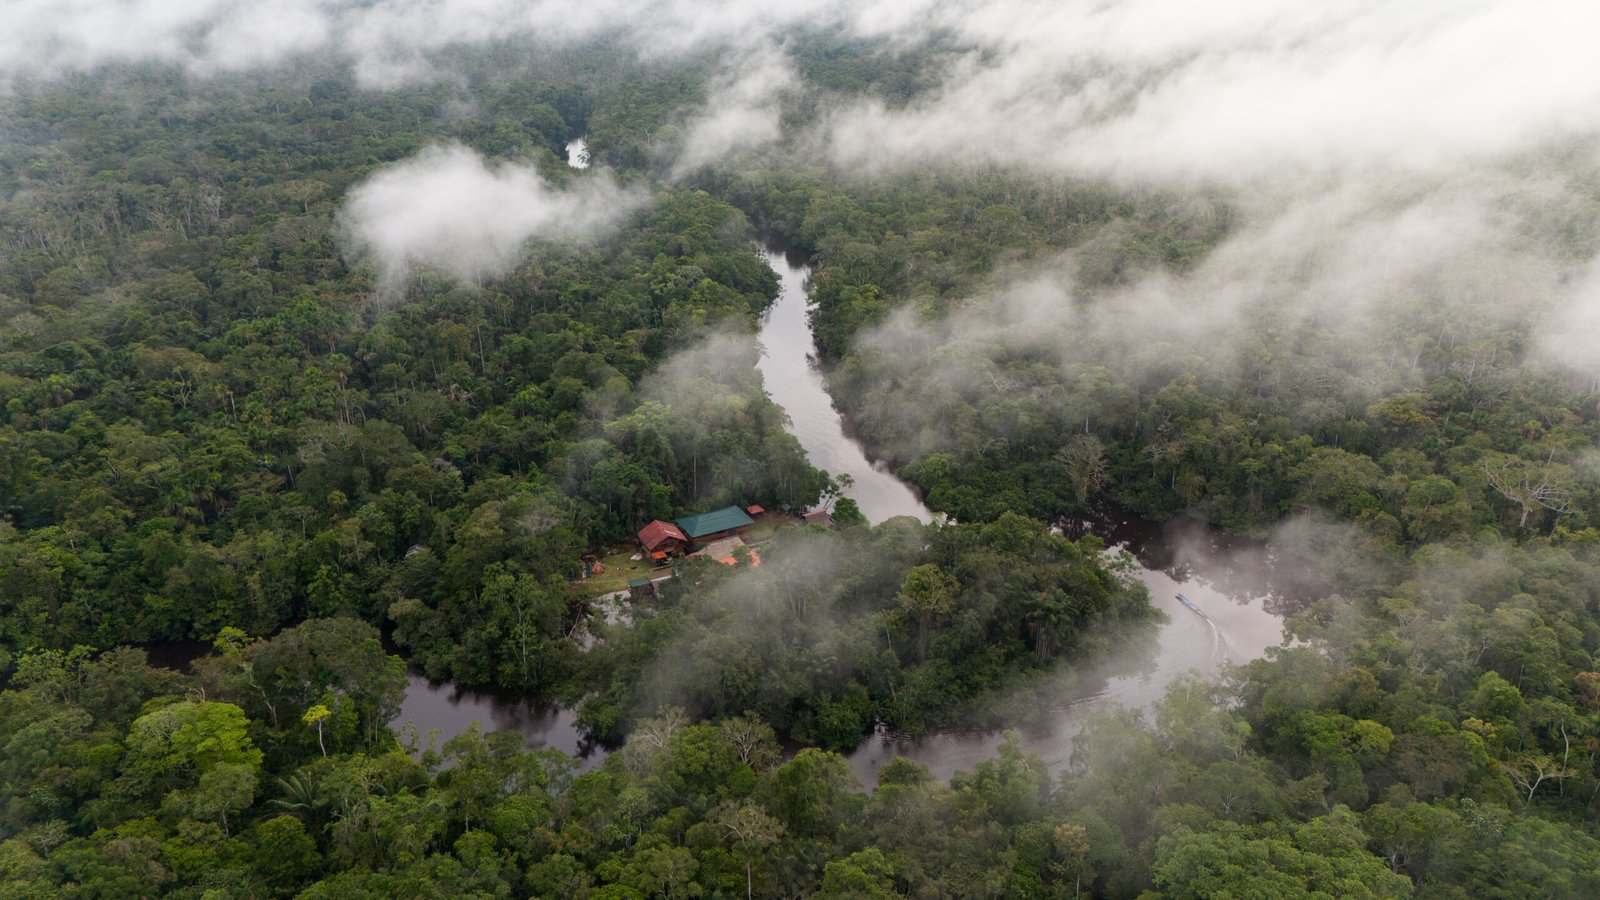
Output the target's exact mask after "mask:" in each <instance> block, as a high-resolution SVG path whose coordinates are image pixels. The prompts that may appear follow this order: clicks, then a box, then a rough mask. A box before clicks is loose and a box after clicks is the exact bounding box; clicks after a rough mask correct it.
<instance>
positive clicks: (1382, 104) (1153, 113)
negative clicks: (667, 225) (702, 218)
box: [0, 0, 1600, 373]
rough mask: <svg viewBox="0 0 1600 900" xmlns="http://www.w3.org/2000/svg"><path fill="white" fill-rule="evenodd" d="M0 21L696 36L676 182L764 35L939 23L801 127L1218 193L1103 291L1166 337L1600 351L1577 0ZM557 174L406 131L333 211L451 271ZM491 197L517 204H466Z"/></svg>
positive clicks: (640, 4)
mask: <svg viewBox="0 0 1600 900" xmlns="http://www.w3.org/2000/svg"><path fill="white" fill-rule="evenodd" d="M0 22H4V23H6V27H4V28H0V83H12V82H15V81H16V80H17V79H24V78H27V79H34V78H45V79H48V78H52V77H55V76H59V75H62V74H65V73H70V72H74V71H83V70H89V69H93V68H95V67H97V66H101V65H107V64H119V63H128V62H140V61H158V62H163V63H168V64H172V65H177V66H181V67H184V68H186V69H187V70H189V71H190V72H192V73H194V74H195V75H196V76H197V77H205V76H206V75H208V74H211V73H216V72H226V71H240V70H248V69H252V68H258V67H264V66H271V65H277V64H282V63H287V62H292V61H293V60H294V59H295V58H296V57H297V56H298V55H301V54H306V55H314V56H316V57H318V58H333V59H342V60H345V61H346V62H348V64H349V65H350V66H351V68H352V71H353V72H354V73H355V74H356V76H357V78H358V80H359V81H360V82H361V83H362V84H364V85H366V86H368V87H371V88H381V87H384V86H387V85H391V84H395V83H399V82H405V81H416V80H419V79H429V78H436V77H445V75H446V73H442V72H440V71H438V70H437V69H436V68H435V63H434V62H433V61H432V57H431V55H432V54H434V53H435V52H436V51H439V50H441V49H446V48H458V47H470V46H473V45H475V44H482V43H485V42H488V41H491V40H500V39H506V38H518V37H526V38H536V39H538V40H539V41H542V42H544V43H545V44H546V45H550V44H563V43H566V44H572V43H576V42H581V41H584V40H589V39H593V38H596V37H600V36H605V37H610V38H616V39H620V40H623V41H627V42H631V43H632V44H633V45H634V46H635V47H636V48H637V50H638V52H639V53H640V55H641V56H673V55H680V54H686V53H692V52H704V51H708V50H711V49H717V50H719V52H720V54H721V56H720V58H721V59H723V60H724V61H725V62H724V66H723V69H722V71H721V72H720V74H719V75H717V76H716V78H715V79H714V81H713V87H712V91H711V94H710V102H709V104H708V105H707V106H706V107H705V108H702V109H691V110H683V111H682V113H681V115H682V120H683V121H684V122H685V124H686V129H685V140H684V142H683V145H682V148H683V149H682V150H681V151H680V153H681V156H680V158H679V160H678V163H677V165H676V167H675V168H674V171H675V172H676V173H677V174H678V175H682V174H683V173H685V172H687V171H690V170H692V169H693V168H694V167H696V166H699V165H702V164H705V163H708V162H715V161H716V160H718V159H720V158H725V157H726V156H728V155H729V154H734V153H738V152H742V151H747V150H750V149H751V148H759V147H761V146H763V145H764V144H769V143H772V142H774V141H777V140H778V139H779V137H780V124H779V120H778V115H777V96H778V94H779V92H781V91H785V90H790V89H793V88H794V86H795V85H796V82H797V79H796V76H795V75H794V73H793V70H792V68H791V67H790V65H789V63H788V60H787V58H786V57H785V55H784V52H783V50H782V42H783V40H784V37H785V34H786V33H787V32H788V30H789V29H792V28H794V27H795V26H797V25H807V26H816V27H829V26H835V27H838V28H840V29H843V30H844V31H846V32H847V33H854V34H857V35H861V36H869V37H880V38H883V39H885V40H886V41H888V42H890V45H891V46H895V45H899V44H902V43H908V42H914V41H917V40H919V39H924V38H927V37H928V36H930V35H932V34H934V33H936V32H937V33H941V34H945V35H948V36H950V38H951V42H952V43H954V44H955V45H956V46H964V47H970V48H971V52H969V53H966V54H963V55H958V57H957V58H956V59H955V60H954V62H953V63H952V64H951V66H950V67H949V69H948V70H947V71H946V72H945V73H944V80H943V83H942V85H941V86H940V87H939V88H937V89H935V90H934V91H932V92H930V93H929V94H928V95H926V96H924V97H923V98H921V99H919V100H918V101H917V102H915V103H913V104H911V105H910V106H907V107H903V108H896V109H889V108H886V107H885V106H884V105H882V104H880V103H877V102H875V101H873V100H870V99H867V100H861V101H855V102H850V103H845V104H842V105H838V106H835V107H834V108H831V109H827V110H826V111H825V116H824V118H823V122H822V123H821V124H819V125H818V126H816V128H815V129H814V131H813V133H811V134H809V135H806V136H804V137H805V139H806V140H807V141H809V142H813V143H814V145H815V146H817V147H818V148H819V149H820V154H819V155H821V156H822V157H823V158H826V159H831V160H833V161H834V162H835V163H836V164H838V165H839V166H840V167H842V168H844V169H848V170H850V171H854V172H860V173H866V174H871V173H873V172H880V171H881V172H894V171H897V170H900V169H903V168H906V167H911V166H926V165H929V164H941V165H954V166H973V165H976V166H991V165H999V166H1005V167H1012V168H1018V169H1024V170H1026V169H1035V170H1039V171H1042V172H1047V173H1051V174H1069V175H1073V176H1079V177H1091V178H1099V179H1106V180H1110V181H1112V182H1114V183H1117V184H1119V185H1122V186H1124V187H1133V188H1135V189H1142V188H1145V187H1152V188H1157V189H1161V190H1168V191H1172V190H1176V191H1197V192H1198V191H1206V192H1217V191H1220V192H1222V195H1223V196H1224V197H1225V198H1226V199H1227V200H1228V202H1229V203H1230V204H1232V205H1233V206H1235V207H1236V208H1237V209H1238V211H1239V213H1240V216H1239V220H1240V221H1241V222H1242V227H1240V228H1239V229H1238V231H1237V234H1236V235H1235V236H1234V237H1233V238H1232V239H1231V241H1230V243H1229V244H1228V245H1225V246H1224V247H1223V248H1221V249H1220V250H1219V251H1218V253H1217V254H1215V255H1214V259H1212V260H1211V261H1208V263H1207V264H1206V265H1205V266H1204V267H1202V269H1201V271H1199V272H1197V273H1195V274H1194V275H1193V276H1192V278H1191V280H1190V281H1188V282H1186V283H1183V284H1178V285H1174V284H1172V283H1164V282H1160V281H1156V282H1152V283H1149V284H1142V285H1140V286H1138V287H1137V288H1136V289H1135V290H1134V291H1131V292H1129V295H1128V298H1127V299H1129V300H1130V301H1136V302H1137V303H1138V307H1137V310H1142V311H1144V312H1146V313H1148V314H1149V315H1148V316H1147V318H1150V319H1151V320H1152V321H1154V322H1156V323H1157V324H1160V323H1170V322H1174V321H1176V322H1178V323H1180V325H1181V326H1182V327H1179V328H1176V329H1175V330H1173V334H1172V335H1171V336H1172V337H1173V339H1175V340H1194V339H1196V338H1197V332H1195V331H1194V330H1193V329H1194V328H1201V329H1210V330H1213V331H1215V330H1218V329H1219V328H1220V329H1222V330H1225V329H1227V328H1229V327H1232V325H1233V324H1234V322H1235V321H1236V316H1237V314H1238V311H1239V310H1240V309H1241V308H1246V307H1249V306H1250V305H1251V304H1252V303H1259V302H1261V301H1262V299H1263V297H1266V296H1268V295H1271V296H1273V297H1281V301H1280V302H1284V303H1286V304H1289V305H1293V306H1294V307H1295V308H1296V309H1299V310H1303V311H1306V315H1308V316H1309V315H1316V314H1321V313H1322V312H1324V311H1326V309H1328V308H1329V305H1330V304H1332V305H1333V306H1334V307H1335V308H1338V309H1341V310H1352V311H1353V312H1354V314H1356V315H1357V316H1358V317H1359V316H1361V315H1365V314H1367V313H1368V312H1370V311H1371V310H1373V309H1374V308H1381V307H1382V306H1384V305H1385V304H1386V303H1388V302H1389V300H1390V298H1392V297H1395V296H1398V295H1406V296H1413V295H1416V294H1417V293H1418V292H1421V293H1424V294H1431V293H1437V294H1439V295H1440V296H1441V297H1442V300H1441V302H1444V303H1446V304H1450V303H1459V304H1461V305H1463V307H1464V308H1465V307H1472V308H1474V309H1480V308H1486V307H1492V306H1494V305H1496V304H1501V305H1506V306H1510V307H1514V308H1515V309H1516V310H1517V311H1518V312H1519V314H1521V313H1526V315H1527V316H1528V317H1529V320H1530V323H1531V324H1530V326H1529V327H1530V328H1532V330H1533V332H1534V335H1535V341H1534V347H1535V351H1536V352H1537V353H1540V354H1543V356H1544V357H1545V358H1546V359H1547V360H1549V361H1551V362H1552V363H1554V364H1556V365H1558V366H1561V367H1565V368H1571V369H1576V370H1580V371H1584V372H1590V373H1592V372H1593V371H1596V370H1600V350H1597V349H1596V346H1594V345H1595V344H1600V342H1597V341H1589V340H1587V337H1586V336H1587V334H1588V333H1592V332H1593V331H1594V330H1595V329H1597V328H1600V267H1597V266H1596V264H1595V263H1594V261H1593V256H1594V249H1593V248H1594V244H1595V241H1594V237H1593V235H1586V236H1584V237H1583V239H1582V240H1579V241H1578V242H1577V243H1576V244H1575V245H1574V246H1566V247H1554V246H1552V245H1551V242H1550V240H1549V238H1548V236H1547V235H1546V234H1545V233H1544V232H1542V231H1541V228H1545V227H1546V226H1548V225H1549V223H1548V221H1547V219H1548V215H1547V214H1544V213H1539V212H1538V211H1540V210H1548V209H1551V208H1555V209H1556V210H1557V211H1558V214H1560V215H1565V216H1566V217H1567V220H1568V221H1569V222H1580V223H1581V222H1587V221H1592V219H1593V216H1592V215H1591V213H1592V211H1593V209H1594V208H1595V207H1597V206H1600V198H1597V197H1596V189H1595V182H1594V179H1593V173H1594V171H1596V170H1597V169H1600V151H1597V144H1596V140H1595V138H1596V126H1597V124H1600V52H1596V50H1595V48H1594V46H1593V36H1594V35H1596V34H1600V4H1596V3H1593V2H1587V0H1412V2H1408V3H1404V4H1395V3H1383V2H1377V0H1343V2H1329V0H1234V2H1228V3H1211V4H1196V3H1193V2H1189V0H1120V2H1109V3H1108V2H1099V0H1095V2H1075V0H1068V2H1042V0H983V2H979V0H945V2H941V0H860V2H842V0H797V2H792V3H788V4H783V5H781V8H777V7H774V6H773V5H770V4H758V3H751V2H734V0H711V2H704V0H695V2H689V0H682V2H648V0H592V2H586V3H581V4H572V3H568V2H560V3H556V2H534V3H521V2H513V0H366V2H359V3H358V2H353V0H282V2H277V3H272V4H261V3H245V2H242V0H0ZM1556 150H1559V151H1560V158H1561V159H1562V162H1561V164H1560V165H1553V164H1551V162H1550V160H1551V159H1552V158H1553V154H1554V152H1555V151H1556ZM574 190H575V191H576V193H568V192H565V191H560V190H556V189H554V188H552V187H551V186H550V185H548V184H546V183H545V182H544V181H543V180H542V179H541V178H540V177H539V176H538V174H537V173H535V172H534V171H532V169H530V168H522V167H521V166H520V165H519V164H518V163H516V162H514V161H513V162H504V161H487V160H482V159H480V158H477V157H476V156H475V155H474V154H472V152H471V151H468V150H465V149H463V148H458V147H442V148H430V149H429V150H427V151H426V152H425V153H424V154H423V155H421V156H420V157H418V158H417V159H413V160H410V161H406V162H402V163H400V164H397V165H396V166H395V167H394V168H392V169H390V170H387V171H385V172H381V173H379V174H378V175H376V176H375V177H374V178H372V179H371V180H369V181H368V182H366V183H364V184H363V185H361V186H359V187H358V188H357V189H356V190H355V191H354V192H353V193H352V195H351V196H350V197H349V198H348V202H347V206H346V210H345V214H344V224H345V226H346V229H347V233H348V234H349V236H350V238H351V245H352V246H353V247H357V248H363V249H365V250H368V251H371V252H373V253H375V254H376V256H377V259H378V264H379V266H380V268H381V269H382V270H383V274H384V276H385V277H386V278H396V277H399V274H400V273H401V272H403V271H404V269H405V267H407V266H409V265H411V264H413V263H417V262H422V263H428V264H431V265H434V266H436V267H441V268H443V269H445V270H447V271H451V272H453V273H455V274H457V275H459V276H461V277H463V278H468V279H471V278H478V277H483V276H486V275H493V274H495V273H497V272H500V271H503V270H504V268H505V267H506V266H508V265H510V264H512V263H513V262H514V261H515V258H516V255H517V248H518V247H519V246H520V245H521V242H522V241H523V240H525V239H527V238H529V237H546V236H564V237H572V236H574V235H581V234H593V233H596V232H597V231H599V230H603V229H604V227H605V226H606V225H607V223H609V222H613V221H615V219H616V217H617V215H618V214H620V213H621V212H624V211H626V210H627V209H629V208H632V207H633V206H635V205H637V203H639V202H641V198H640V197H638V196H636V195H629V194H626V193H624V192H622V191H620V190H619V189H618V188H616V187H615V185H613V184H611V183H610V182H608V181H604V180H603V176H602V177H597V178H595V179H589V180H584V181H583V182H582V183H581V184H580V185H578V187H576V188H575V189H574ZM502 193H504V194H506V195H508V196H511V197H514V198H516V199H517V201H518V203H517V204H516V206H517V207H519V208H518V209H517V210H516V211H508V205H507V204H496V203H494V202H492V200H493V198H494V197H495V196H496V195H499V194H502ZM444 195H451V196H460V197H465V198H466V199H467V200H468V201H469V202H464V203H442V202H441V201H440V198H441V197H442V196H444ZM478 201H483V202H478ZM1541 216H1543V217H1544V218H1541ZM1566 231H1567V232H1568V233H1570V232H1571V231H1572V229H1571V228H1566ZM1263 261H1265V262H1266V263H1267V264H1268V265H1263ZM1048 271H1049V270H1048V269H1046V270H1045V272H1046V274H1048ZM1285 271H1305V272H1309V275H1308V276H1307V277H1305V278H1302V279H1299V280H1298V281H1295V282H1294V283H1290V282H1288V281H1286V280H1285V279H1283V278H1282V277H1280V274H1278V273H1282V272H1285ZM1462 272H1468V273H1471V275H1470V277H1463V276H1462V275H1461V274H1460V273H1462ZM1048 294H1049V292H1048V291H1046V292H1042V293H1041V296H1046V295H1048ZM1057 296H1058V297H1059V292H1058V294H1057ZM1124 311H1126V307H1125V308H1124ZM1174 313H1176V314H1177V315H1176V318H1174V315H1173V314H1174ZM1036 314H1037V311H1030V312H1029V313H1028V315H1030V316H1031V315H1036ZM1134 314H1135V315H1136V316H1137V315H1139V312H1138V311H1136V312H1135V313H1134ZM1169 330H1171V329H1169Z"/></svg>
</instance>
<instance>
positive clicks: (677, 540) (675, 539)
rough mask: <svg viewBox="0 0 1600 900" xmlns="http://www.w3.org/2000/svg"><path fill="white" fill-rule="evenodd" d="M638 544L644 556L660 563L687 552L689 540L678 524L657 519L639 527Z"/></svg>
mask: <svg viewBox="0 0 1600 900" xmlns="http://www.w3.org/2000/svg"><path fill="white" fill-rule="evenodd" d="M639 546H641V547H643V548H644V552H645V556H646V557H648V558H649V559H651V560H653V561H655V562H656V563H657V564H660V563H663V562H665V561H666V560H668V559H670V558H672V557H674V556H681V555H683V554H684V553H687V552H689V546H690V541H689V536H688V535H686V534H684V533H683V530H682V529H680V528H679V527H678V526H676V525H674V524H672V523H671V522H663V521H661V520H660V519H657V520H655V521H654V522H651V523H650V524H649V525H646V526H645V527H643V528H641V529H639Z"/></svg>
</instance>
